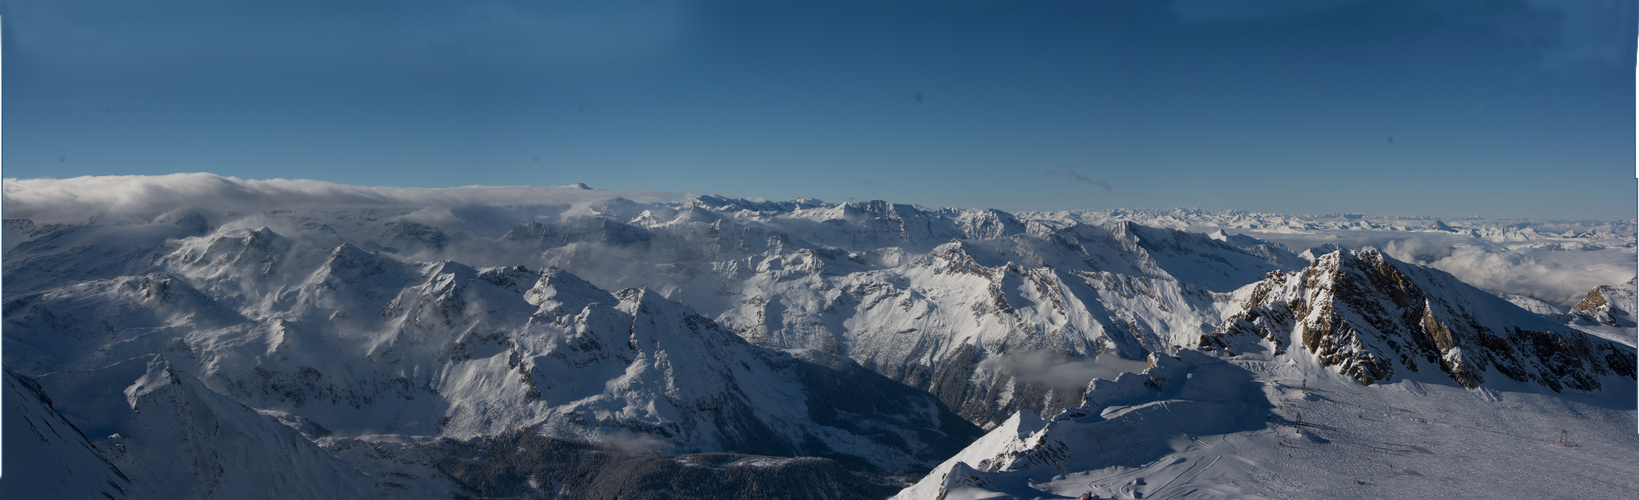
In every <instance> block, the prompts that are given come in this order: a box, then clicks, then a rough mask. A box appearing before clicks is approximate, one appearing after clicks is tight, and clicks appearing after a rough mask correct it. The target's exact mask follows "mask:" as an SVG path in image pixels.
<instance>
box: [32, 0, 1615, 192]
mask: <svg viewBox="0 0 1639 500" xmlns="http://www.w3.org/2000/svg"><path fill="white" fill-rule="evenodd" d="M580 3H581V2H415V1H411V2H399V1H393V2H386V1H374V2H373V1H358V2H310V1H290V2H249V1H227V2H203V1H146V2H107V1H80V0H53V1H39V0H33V1H29V0H12V1H7V2H5V3H4V9H5V11H4V14H3V23H4V26H3V28H4V38H3V42H4V53H3V56H4V60H3V64H4V68H3V69H4V86H3V91H4V108H3V120H4V123H3V126H4V144H3V146H4V150H3V160H4V175H5V177H8V178H33V177H72V176H79V175H111V174H164V173H173V172H195V171H204V172H212V173H217V174H221V175H231V176H237V177H241V178H256V179H264V178H274V177H283V178H307V179H318V180H325V181H332V182H339V183H347V184H358V185H390V186H409V187H440V186H459V185H472V184H486V185H563V184H570V183H576V182H584V183H586V184H589V185H591V186H593V187H599V188H609V189H631V190H663V191H673V192H690V193H715V194H725V195H731V196H740V197H761V198H767V199H791V198H796V197H813V198H820V199H823V200H826V201H833V202H839V201H849V200H868V199H887V200H890V201H895V202H902V203H918V204H922V205H927V206H959V207H995V208H1002V209H1008V210H1041V209H1075V208H1086V209H1103V208H1116V207H1154V208H1170V207H1188V206H1194V207H1201V208H1206V209H1242V210H1260V211H1277V212H1291V213H1335V212H1366V213H1372V214H1381V215H1402V214H1423V215H1436V216H1448V217H1449V216H1467V215H1481V216H1485V217H1492V218H1508V217H1527V218H1599V219H1618V218H1633V213H1634V206H1635V205H1636V203H1639V200H1636V199H1635V189H1634V184H1633V182H1634V181H1633V177H1630V170H1631V168H1632V167H1633V165H1634V151H1635V144H1634V136H1635V130H1634V114H1633V113H1634V112H1633V110H1634V109H1635V106H1634V100H1633V96H1634V93H1633V91H1634V79H1633V78H1634V76H1633V75H1634V60H1635V57H1634V46H1635V33H1636V28H1635V26H1636V25H1639V7H1635V6H1634V4H1633V2H1630V1H1625V0H1610V1H1603V2H1601V1H1592V0H1590V1H1585V2H1549V1H1530V2H1527V1H1514V2H1509V1H1500V2H1497V1H1490V2H1478V1H1473V2H1471V1H1462V0H1451V1H1438V2H1435V1H1429V2H1408V1H1367V0H1314V1H1308V0H1305V1H1297V0H1280V1H1263V2H1222V1H1213V0H1180V1H1174V2H1131V1H1090V2H988V1H963V2H933V1H893V0H879V1H843V2H819V1H801V0H783V1H780V0H776V1H763V2H737V1H708V2H662V1H653V2H650V1H612V2H597V3H595V5H578V4H580ZM127 4H134V5H127ZM333 4H340V5H333Z"/></svg>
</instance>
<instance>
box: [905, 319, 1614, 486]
mask: <svg viewBox="0 0 1639 500" xmlns="http://www.w3.org/2000/svg"><path fill="white" fill-rule="evenodd" d="M1294 352H1296V351H1295V350H1294ZM1178 354H1179V355H1180V357H1179V358H1178V359H1173V358H1171V357H1168V356H1165V355H1161V356H1157V357H1156V358H1155V360H1156V362H1157V363H1156V366H1155V367H1153V368H1150V369H1149V370H1147V371H1145V372H1144V373H1142V374H1127V375H1122V376H1121V377H1119V378H1116V379H1115V380H1098V381H1096V382H1094V383H1093V384H1092V385H1091V386H1090V387H1089V388H1088V391H1087V394H1086V398H1087V400H1086V403H1085V404H1084V405H1083V406H1082V407H1081V408H1077V409H1071V410H1067V411H1065V412H1064V413H1062V414H1059V415H1057V416H1055V417H1053V418H1049V419H1047V420H1045V421H1041V420H1039V419H1036V418H1035V417H1033V416H1030V415H1020V416H1019V417H1017V418H1015V419H1010V420H1008V421H1007V423H1006V424H1004V425H1001V426H998V427H997V428H995V429H992V430H991V432H990V433H989V434H987V435H986V436H985V437H984V438H981V439H980V440H979V441H977V442H975V443H974V444H973V445H972V446H970V447H968V449H966V450H963V451H962V452H961V453H960V454H958V455H957V456H956V457H953V458H952V459H951V460H949V461H947V462H945V463H944V464H941V465H940V466H939V467H937V468H935V469H934V471H933V472H932V473H930V474H928V475H927V476H926V477H925V478H924V479H923V480H922V481H921V482H919V483H917V484H915V485H913V486H911V487H909V488H907V489H905V490H904V491H902V492H900V493H899V494H898V495H897V496H896V497H895V498H897V499H932V498H944V499H958V498H1077V497H1079V496H1081V495H1083V494H1087V493H1091V494H1092V495H1093V497H1094V498H1104V499H1111V498H1120V499H1133V498H1498V497H1509V498H1629V497H1633V496H1635V495H1639V478H1636V477H1635V476H1634V475H1633V474H1632V473H1631V471H1630V470H1629V468H1630V467H1631V465H1632V464H1634V463H1636V462H1639V441H1636V440H1635V439H1634V435H1633V422H1634V419H1635V416H1636V415H1635V411H1634V403H1635V400H1634V390H1635V387H1634V384H1633V381H1632V379H1625V378H1620V377H1613V378H1609V379H1607V383H1609V384H1612V385H1613V387H1610V388H1608V389H1607V390H1605V391H1601V392H1596V393H1552V392H1548V391H1545V390H1543V389H1542V388H1541V387H1538V386H1533V385H1526V384H1517V383H1507V382H1502V383H1497V384H1492V385H1489V386H1487V387H1483V388H1477V389H1465V388H1463V387H1461V386H1458V385H1456V384H1454V383H1451V382H1450V380H1449V379H1446V380H1440V379H1439V378H1437V377H1432V378H1417V377H1411V378H1404V379H1400V380H1398V381H1395V382H1392V383H1385V384H1376V385H1371V386H1362V385H1360V384H1359V383H1357V382H1356V381H1354V380H1353V379H1350V378H1348V377H1345V376H1342V375H1338V374H1336V373H1332V372H1329V371H1326V370H1318V368H1320V367H1318V366H1316V365H1315V363H1314V358H1313V357H1312V356H1311V357H1307V358H1306V357H1305V356H1301V355H1279V356H1275V355H1271V354H1269V353H1256V354H1247V355H1241V356H1237V357H1234V358H1229V359H1227V360H1225V359H1219V358H1215V357H1212V356H1208V355H1204V354H1200V353H1197V352H1194V351H1188V350H1186V351H1180V352H1179V353H1178ZM1163 379H1164V380H1163ZM1562 431H1565V432H1564V433H1562Z"/></svg>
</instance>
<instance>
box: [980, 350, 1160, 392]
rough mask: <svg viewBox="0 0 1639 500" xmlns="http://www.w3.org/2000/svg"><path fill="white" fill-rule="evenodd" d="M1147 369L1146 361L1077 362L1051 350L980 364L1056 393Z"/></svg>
mask: <svg viewBox="0 0 1639 500" xmlns="http://www.w3.org/2000/svg"><path fill="white" fill-rule="evenodd" d="M1144 365H1145V363H1144V362H1143V361H1133V360H1129V359H1122V358H1120V357H1118V356H1115V355H1112V354H1104V355H1100V356H1098V357H1096V358H1094V359H1074V358H1071V357H1070V356H1069V355H1067V354H1065V353H1062V352H1058V351H1051V350H1037V351H1030V352H1025V353H1010V354H1007V355H1003V356H998V357H993V358H989V359H986V360H985V361H983V362H982V363H980V367H981V368H985V369H990V370H996V371H1001V372H1011V373H1013V375H1014V376H1015V377H1017V378H1018V380H1019V381H1020V382H1025V383H1036V384H1042V385H1045V386H1048V387H1052V388H1055V389H1084V388H1086V387H1087V383H1089V382H1092V381H1093V379H1105V380H1113V379H1115V378H1116V377H1117V376H1120V375H1121V374H1123V373H1129V372H1140V371H1143V370H1144Z"/></svg>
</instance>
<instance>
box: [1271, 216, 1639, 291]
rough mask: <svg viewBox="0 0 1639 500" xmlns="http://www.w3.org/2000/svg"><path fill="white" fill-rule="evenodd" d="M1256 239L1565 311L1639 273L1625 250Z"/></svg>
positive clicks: (1445, 241) (1466, 239) (1360, 235)
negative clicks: (1370, 259) (1370, 254)
mask: <svg viewBox="0 0 1639 500" xmlns="http://www.w3.org/2000/svg"><path fill="white" fill-rule="evenodd" d="M1251 234H1252V235H1253V236H1257V237H1259V238H1265V239H1269V240H1272V241H1277V242H1280V243H1283V244H1285V245H1287V246H1288V247H1290V248H1291V249H1292V250H1294V251H1299V252H1301V251H1303V250H1304V249H1306V248H1309V247H1311V246H1315V245H1320V244H1323V243H1331V244H1336V245H1338V246H1340V247H1343V248H1348V249H1351V250H1360V249H1365V248H1375V249H1378V250H1381V251H1382V252H1383V253H1384V254H1385V255H1388V256H1389V257H1393V258H1394V259H1396V260H1400V261H1404V262H1409V263H1412V264H1418V265H1424V266H1429V267H1432V268H1435V269H1439V270H1441V271H1445V272H1448V273H1451V275H1452V276H1456V277H1457V279H1459V280H1462V281H1463V282H1464V283H1468V284H1470V285H1474V286H1476V287H1479V288H1482V289H1485V290H1489V291H1491V292H1506V293H1518V294H1524V295H1529V296H1532V297H1536V298H1538V299H1541V300H1543V301H1546V302H1548V303H1551V304H1553V305H1555V306H1557V307H1559V308H1560V309H1569V308H1570V307H1571V306H1572V305H1574V304H1576V302H1577V301H1579V300H1581V299H1582V297H1583V296H1584V295H1586V294H1587V293H1588V290H1591V289H1593V288H1594V287H1596V286H1599V285H1614V284H1620V283H1624V282H1627V281H1628V280H1629V279H1631V278H1633V277H1634V274H1635V271H1636V268H1635V264H1634V250H1633V249H1632V248H1625V247H1608V248H1598V247H1590V248H1552V247H1548V246H1545V244H1546V243H1548V242H1543V241H1538V242H1518V243H1497V242H1491V241H1487V240H1483V239H1479V238H1475V237H1472V236H1469V235H1467V234H1461V233H1440V232H1405V231H1316V232H1311V233H1303V234H1277V233H1257V232H1252V233H1251ZM1571 246H1572V247H1574V246H1575V245H1571Z"/></svg>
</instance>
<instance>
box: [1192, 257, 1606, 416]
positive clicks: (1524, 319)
mask: <svg viewBox="0 0 1639 500" xmlns="http://www.w3.org/2000/svg"><path fill="white" fill-rule="evenodd" d="M1236 295H1237V297H1238V298H1239V299H1240V300H1242V301H1243V302H1242V306H1241V307H1240V309H1239V311H1238V312H1235V313H1233V314H1232V315H1231V316H1230V317H1229V318H1228V319H1227V320H1226V321H1225V322H1224V323H1223V324H1222V325H1220V326H1219V327H1218V328H1216V329H1214V330H1213V331H1212V332H1210V333H1208V334H1206V335H1203V336H1202V337H1201V343H1200V345H1201V347H1202V348H1206V349H1213V350H1222V351H1227V352H1229V353H1235V352H1238V351H1243V350H1245V349H1258V348H1260V347H1259V346H1261V345H1267V346H1270V347H1271V348H1273V349H1274V351H1276V352H1277V353H1283V352H1287V351H1288V350H1289V349H1291V348H1292V347H1293V346H1294V345H1295V346H1297V347H1298V348H1300V349H1302V350H1304V351H1306V352H1308V353H1309V354H1312V355H1313V356H1315V357H1316V358H1318V359H1319V361H1320V362H1321V364H1323V365H1325V366H1328V367H1334V368H1335V369H1336V370H1337V371H1338V372H1339V373H1342V374H1345V375H1348V376H1351V377H1353V378H1354V379H1356V380H1358V381H1360V383H1362V384H1368V385H1369V384H1372V383H1374V382H1378V381H1386V380H1390V379H1392V378H1393V377H1394V376H1395V374H1396V371H1397V370H1407V371H1411V372H1416V371H1419V370H1422V369H1426V368H1428V367H1437V368H1438V369H1440V370H1441V371H1444V372H1445V373H1447V374H1449V375H1450V377H1451V379H1452V380H1455V381H1456V382H1457V383H1459V384H1462V385H1463V386H1465V387H1478V386H1479V385H1481V384H1483V383H1485V381H1486V380H1487V377H1489V376H1491V375H1492V374H1501V375H1503V376H1506V377H1508V378H1510V379H1513V380H1518V381H1522V382H1523V381H1530V382H1534V383H1537V384H1541V385H1542V386H1544V387H1548V388H1550V389H1553V390H1555V391H1560V390H1563V389H1565V388H1570V389H1576V390H1582V391H1591V390H1596V389H1598V388H1600V382H1599V380H1600V378H1601V377H1605V376H1611V375H1617V376H1623V377H1629V378H1632V377H1634V351H1633V349H1631V348H1628V347H1626V346H1622V345H1619V344H1615V343H1613V342H1610V341H1606V340H1603V339H1599V338H1595V337H1592V336H1589V335H1587V334H1585V333H1582V332H1580V331H1577V330H1575V329H1571V328H1568V327H1565V326H1562V325H1558V324H1555V323H1554V322H1553V321H1551V320H1549V319H1548V318H1544V317H1542V316H1540V315H1537V314H1533V313H1530V312H1528V311H1525V310H1523V309H1520V308H1519V307H1518V306H1515V305H1513V304H1511V303H1509V302H1507V301H1505V300H1503V299H1501V298H1498V297H1496V296H1493V295H1491V294H1488V293H1486V292H1484V291H1481V290H1479V289H1476V288H1474V287H1472V286H1469V285H1466V284H1464V283H1462V282H1460V281H1458V280H1456V279H1455V278H1452V277H1451V276H1450V275H1448V274H1446V273H1443V272H1440V271H1437V270H1433V269H1428V268H1422V267H1418V266H1412V265H1409V264H1405V263H1402V262H1398V261H1395V260H1393V259H1390V258H1388V257H1385V256H1383V255H1382V254H1381V253H1379V252H1376V251H1362V252H1350V251H1338V252H1333V253H1331V254H1328V255H1325V256H1322V257H1320V258H1318V259H1316V260H1315V262H1314V263H1313V264H1311V265H1310V266H1309V267H1308V268H1305V269H1303V270H1302V271H1299V272H1295V273H1283V272H1275V273H1270V275H1269V276H1268V277H1266V278H1265V279H1264V280H1262V281H1260V282H1258V283H1255V284H1253V285H1250V286H1248V287H1246V288H1244V289H1242V290H1241V291H1238V292H1237V294H1236Z"/></svg>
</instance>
